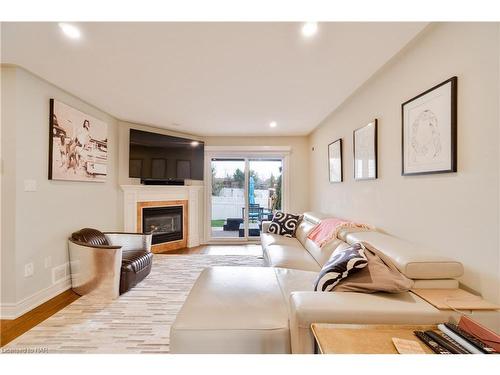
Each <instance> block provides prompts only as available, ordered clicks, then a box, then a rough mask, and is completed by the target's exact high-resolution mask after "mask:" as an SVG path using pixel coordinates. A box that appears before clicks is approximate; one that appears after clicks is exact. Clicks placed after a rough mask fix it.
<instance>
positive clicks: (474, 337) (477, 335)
mask: <svg viewBox="0 0 500 375" xmlns="http://www.w3.org/2000/svg"><path fill="white" fill-rule="evenodd" d="M438 329H439V332H438V331H415V332H414V333H415V335H416V336H417V337H418V338H419V339H420V340H422V342H423V343H424V344H425V345H427V346H428V347H429V348H431V349H432V350H433V351H434V352H435V353H438V354H498V353H500V336H499V335H498V334H496V333H495V332H493V331H491V330H489V329H488V328H486V327H484V326H482V325H480V324H479V323H477V322H475V321H473V320H472V319H470V318H469V317H467V316H463V317H462V318H461V319H460V322H459V323H458V324H453V323H443V324H439V325H438Z"/></svg>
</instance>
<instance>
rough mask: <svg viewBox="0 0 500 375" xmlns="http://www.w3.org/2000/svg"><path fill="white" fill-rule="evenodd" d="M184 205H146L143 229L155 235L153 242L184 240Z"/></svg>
mask: <svg viewBox="0 0 500 375" xmlns="http://www.w3.org/2000/svg"><path fill="white" fill-rule="evenodd" d="M182 211H183V210H182V206H166V207H144V208H143V209H142V231H143V233H148V234H152V235H153V239H152V244H153V245H156V244H160V243H165V242H171V241H178V240H182V237H183V217H182Z"/></svg>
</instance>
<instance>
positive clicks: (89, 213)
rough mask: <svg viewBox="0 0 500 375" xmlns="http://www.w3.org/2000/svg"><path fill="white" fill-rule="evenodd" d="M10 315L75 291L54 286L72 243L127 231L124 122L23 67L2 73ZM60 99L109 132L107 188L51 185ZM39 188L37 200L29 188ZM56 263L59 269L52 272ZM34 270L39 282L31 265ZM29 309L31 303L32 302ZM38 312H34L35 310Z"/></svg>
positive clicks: (5, 283) (5, 299) (5, 293)
mask: <svg viewBox="0 0 500 375" xmlns="http://www.w3.org/2000/svg"><path fill="white" fill-rule="evenodd" d="M1 74H2V87H1V89H2V152H3V155H2V159H3V164H4V171H3V176H2V203H3V206H2V299H1V302H2V308H4V307H5V306H8V307H9V309H10V310H9V311H13V310H15V309H16V308H21V307H22V306H24V305H26V303H24V304H23V303H22V302H23V300H25V299H28V302H30V301H32V302H40V300H39V299H37V298H41V297H42V296H44V298H45V299H46V298H47V296H52V294H58V293H59V292H60V291H61V289H64V288H67V287H68V284H67V283H65V284H61V285H53V283H52V268H53V267H55V266H59V265H62V264H65V263H67V262H68V245H67V238H68V236H69V235H70V234H71V233H72V232H73V231H75V230H78V229H80V228H83V227H86V226H90V227H95V228H99V229H102V230H119V229H121V222H122V218H121V216H122V210H121V202H119V200H118V198H119V197H118V194H117V192H118V168H117V166H118V159H117V155H118V148H117V143H118V142H117V140H118V139H117V121H116V120H115V119H114V118H113V117H111V116H109V115H107V114H106V113H104V112H102V111H99V110H97V109H96V108H94V107H92V106H90V105H88V104H86V103H84V102H83V101H81V100H79V99H77V98H76V97H74V96H73V95H71V94H68V93H67V92H65V91H62V90H60V89H58V88H57V87H55V86H53V85H51V84H49V83H48V82H46V81H44V80H42V79H40V78H38V77H36V76H34V75H32V74H30V73H28V72H27V71H25V70H23V69H21V68H16V67H4V66H2V70H1ZM51 98H55V99H57V100H60V101H62V102H64V103H66V104H68V105H70V106H72V107H74V108H76V109H78V110H81V111H83V112H85V113H88V114H90V115H92V116H94V117H96V118H98V119H101V120H103V121H105V122H106V123H107V124H108V176H107V181H106V182H105V183H94V182H65V181H50V180H48V178H47V168H48V142H49V100H50V99H51ZM28 179H29V180H35V181H36V183H37V191H36V192H25V191H24V181H25V180H28ZM47 257H51V263H52V265H51V266H50V267H48V268H45V267H44V261H45V259H46V258H47ZM28 262H33V263H34V269H35V273H34V275H33V276H31V277H28V278H25V277H24V265H25V264H26V263H28ZM25 302H26V301H25ZM21 305H22V306H21ZM31 307H33V306H31Z"/></svg>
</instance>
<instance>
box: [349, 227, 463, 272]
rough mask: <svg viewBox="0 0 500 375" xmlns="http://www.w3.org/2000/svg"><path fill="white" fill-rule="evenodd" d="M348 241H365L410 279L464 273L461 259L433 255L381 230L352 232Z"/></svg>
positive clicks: (350, 242) (368, 246)
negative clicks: (458, 260) (457, 260)
mask: <svg viewBox="0 0 500 375" xmlns="http://www.w3.org/2000/svg"><path fill="white" fill-rule="evenodd" d="M347 242H348V243H349V244H354V243H356V242H362V243H363V245H365V246H366V247H367V248H368V249H369V250H372V251H373V252H374V253H376V254H377V255H379V256H380V257H381V258H382V259H383V260H385V261H388V262H392V264H394V265H395V266H396V267H397V268H398V269H399V271H400V272H401V273H402V274H403V275H405V276H406V277H408V278H410V279H424V280H425V279H450V278H455V277H460V276H462V274H463V266H462V264H461V263H460V262H456V261H453V260H451V259H449V258H446V257H441V256H438V255H434V254H430V253H429V252H428V251H426V250H424V249H421V248H419V247H418V246H416V245H414V244H412V243H410V242H407V241H404V240H401V239H399V238H396V237H392V236H389V235H387V234H383V233H380V232H357V233H351V234H348V235H347Z"/></svg>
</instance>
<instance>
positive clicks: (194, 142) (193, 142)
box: [191, 141, 200, 147]
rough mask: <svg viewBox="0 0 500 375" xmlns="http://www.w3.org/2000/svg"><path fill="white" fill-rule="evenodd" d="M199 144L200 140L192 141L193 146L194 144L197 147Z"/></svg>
mask: <svg viewBox="0 0 500 375" xmlns="http://www.w3.org/2000/svg"><path fill="white" fill-rule="evenodd" d="M199 144H200V142H198V141H192V142H191V146H193V147H196V146H198V145H199Z"/></svg>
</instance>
